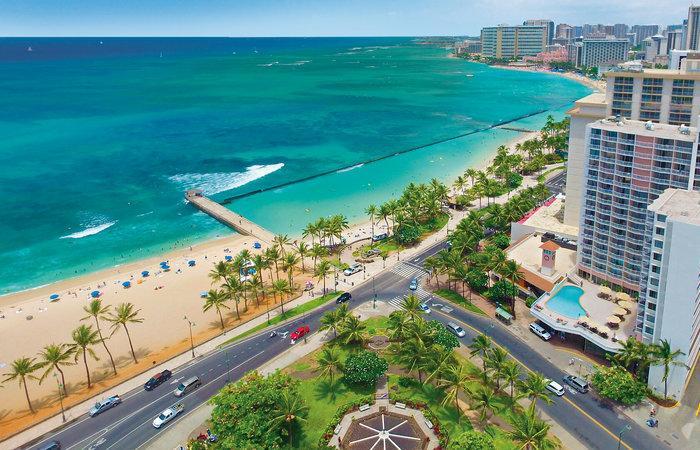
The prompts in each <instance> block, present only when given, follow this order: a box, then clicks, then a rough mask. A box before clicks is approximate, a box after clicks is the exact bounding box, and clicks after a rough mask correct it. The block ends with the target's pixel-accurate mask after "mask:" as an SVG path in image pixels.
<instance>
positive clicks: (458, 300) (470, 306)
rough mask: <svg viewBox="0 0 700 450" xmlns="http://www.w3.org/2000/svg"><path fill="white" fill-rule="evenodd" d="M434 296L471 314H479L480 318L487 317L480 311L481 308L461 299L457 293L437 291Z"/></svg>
mask: <svg viewBox="0 0 700 450" xmlns="http://www.w3.org/2000/svg"><path fill="white" fill-rule="evenodd" d="M435 295H438V296H440V297H442V298H444V299H445V300H449V301H451V302H452V303H456V304H458V305H459V306H461V307H462V308H464V309H466V310H468V311H471V312H473V313H476V314H481V315H482V316H486V315H487V314H486V313H485V312H484V311H482V310H481V308H479V307H478V306H476V305H475V304H474V303H472V302H470V301H469V300H467V299H466V298H464V297H462V296H461V295H460V294H459V293H457V292H455V291H453V290H452V289H438V290H437V291H435Z"/></svg>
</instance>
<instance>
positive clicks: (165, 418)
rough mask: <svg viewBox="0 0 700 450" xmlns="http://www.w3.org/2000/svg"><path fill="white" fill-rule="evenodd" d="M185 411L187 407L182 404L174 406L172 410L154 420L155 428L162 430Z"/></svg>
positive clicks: (164, 412) (169, 409) (165, 411)
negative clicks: (161, 428)
mask: <svg viewBox="0 0 700 450" xmlns="http://www.w3.org/2000/svg"><path fill="white" fill-rule="evenodd" d="M184 410H185V406H184V405H183V404H182V403H178V404H177V405H173V406H171V407H170V408H167V409H165V410H164V411H163V412H162V413H160V415H159V416H158V417H156V418H155V419H154V420H153V426H154V427H155V428H160V427H162V426H163V425H165V424H166V423H168V422H170V421H171V420H173V419H174V418H175V417H176V416H177V415H178V414H180V413H181V412H182V411H184Z"/></svg>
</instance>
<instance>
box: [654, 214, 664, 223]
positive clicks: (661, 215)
mask: <svg viewBox="0 0 700 450" xmlns="http://www.w3.org/2000/svg"><path fill="white" fill-rule="evenodd" d="M656 220H658V221H659V222H666V216H665V215H664V214H659V215H658V216H656Z"/></svg>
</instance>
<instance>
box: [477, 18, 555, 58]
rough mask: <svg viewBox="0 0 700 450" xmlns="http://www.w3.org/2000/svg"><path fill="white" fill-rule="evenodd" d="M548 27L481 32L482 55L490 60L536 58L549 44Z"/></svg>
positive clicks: (525, 27)
mask: <svg viewBox="0 0 700 450" xmlns="http://www.w3.org/2000/svg"><path fill="white" fill-rule="evenodd" d="M547 33H548V31H547V27H546V26H526V25H521V26H505V25H499V26H497V27H487V28H483V29H482V30H481V46H482V49H481V54H482V55H483V56H485V57H488V58H519V57H522V56H535V55H537V54H538V53H542V52H544V51H545V50H546V48H547V45H548V43H549V37H548V34H547Z"/></svg>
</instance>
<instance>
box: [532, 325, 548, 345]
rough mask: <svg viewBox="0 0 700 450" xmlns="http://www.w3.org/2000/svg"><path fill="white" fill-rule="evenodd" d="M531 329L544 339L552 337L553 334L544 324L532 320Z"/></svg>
mask: <svg viewBox="0 0 700 450" xmlns="http://www.w3.org/2000/svg"><path fill="white" fill-rule="evenodd" d="M530 331H532V332H533V333H535V334H536V335H537V336H539V337H540V338H541V339H542V340H544V341H548V340H550V339H552V334H551V333H550V332H549V331H547V330H545V329H544V327H542V325H540V324H539V323H537V322H532V323H531V324H530Z"/></svg>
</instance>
